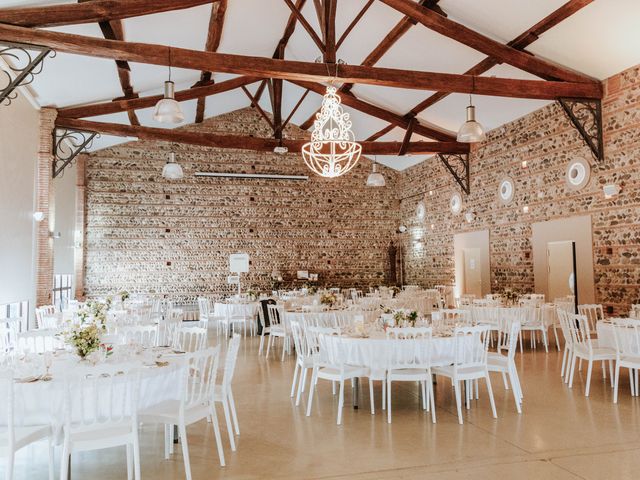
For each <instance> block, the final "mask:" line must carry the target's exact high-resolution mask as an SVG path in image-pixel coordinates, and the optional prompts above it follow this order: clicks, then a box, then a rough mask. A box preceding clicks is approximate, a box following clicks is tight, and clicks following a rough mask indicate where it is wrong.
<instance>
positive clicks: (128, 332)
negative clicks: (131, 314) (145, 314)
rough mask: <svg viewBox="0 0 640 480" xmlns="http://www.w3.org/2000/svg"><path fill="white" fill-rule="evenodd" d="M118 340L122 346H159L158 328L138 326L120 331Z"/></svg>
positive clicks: (123, 328)
mask: <svg viewBox="0 0 640 480" xmlns="http://www.w3.org/2000/svg"><path fill="white" fill-rule="evenodd" d="M118 339H119V341H120V343H122V344H125V345H126V344H128V343H135V344H136V345H141V346H143V347H145V348H151V347H155V346H156V345H158V327H157V326H156V325H138V326H130V327H121V328H119V329H118Z"/></svg>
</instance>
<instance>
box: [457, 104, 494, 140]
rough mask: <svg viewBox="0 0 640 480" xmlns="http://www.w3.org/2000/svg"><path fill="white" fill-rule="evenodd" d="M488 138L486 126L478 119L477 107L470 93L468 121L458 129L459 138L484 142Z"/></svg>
mask: <svg viewBox="0 0 640 480" xmlns="http://www.w3.org/2000/svg"><path fill="white" fill-rule="evenodd" d="M486 138H487V136H486V134H485V133H484V128H483V127H482V125H480V124H479V123H478V122H477V121H476V107H474V106H473V103H472V102H471V95H469V106H468V107H467V121H466V122H464V123H463V124H462V126H461V127H460V130H458V137H457V140H458V141H459V142H463V143H477V142H482V141H484V140H485V139H486Z"/></svg>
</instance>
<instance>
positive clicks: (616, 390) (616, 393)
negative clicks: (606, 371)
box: [613, 362, 633, 403]
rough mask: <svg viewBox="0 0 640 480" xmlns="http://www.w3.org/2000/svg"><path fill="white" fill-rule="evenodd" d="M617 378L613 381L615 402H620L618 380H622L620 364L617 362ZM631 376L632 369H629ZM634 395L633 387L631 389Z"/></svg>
mask: <svg viewBox="0 0 640 480" xmlns="http://www.w3.org/2000/svg"><path fill="white" fill-rule="evenodd" d="M615 377H616V378H615V380H614V382H613V403H618V382H619V381H620V365H619V364H618V362H616V373H615ZM629 377H631V370H629ZM631 394H632V395H633V389H632V391H631Z"/></svg>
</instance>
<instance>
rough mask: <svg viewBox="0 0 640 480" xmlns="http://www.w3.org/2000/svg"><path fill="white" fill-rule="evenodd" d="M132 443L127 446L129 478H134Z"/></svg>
mask: <svg viewBox="0 0 640 480" xmlns="http://www.w3.org/2000/svg"><path fill="white" fill-rule="evenodd" d="M131 450H132V447H131V444H129V445H127V446H126V452H127V480H133V454H132V452H131Z"/></svg>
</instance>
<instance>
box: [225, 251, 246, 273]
mask: <svg viewBox="0 0 640 480" xmlns="http://www.w3.org/2000/svg"><path fill="white" fill-rule="evenodd" d="M229 271H230V272H231V273H247V272H248V271H249V254H248V253H232V254H231V255H229Z"/></svg>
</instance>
